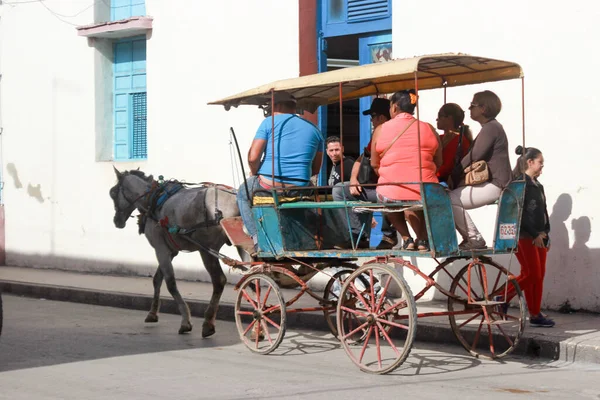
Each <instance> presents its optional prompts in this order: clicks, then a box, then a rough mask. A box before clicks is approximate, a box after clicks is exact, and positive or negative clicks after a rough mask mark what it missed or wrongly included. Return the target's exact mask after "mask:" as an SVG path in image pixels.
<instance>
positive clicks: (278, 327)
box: [263, 315, 281, 329]
mask: <svg viewBox="0 0 600 400" xmlns="http://www.w3.org/2000/svg"><path fill="white" fill-rule="evenodd" d="M263 318H264V319H265V321H267V322H268V323H270V324H271V325H273V326H274V327H275V328H277V329H281V326H279V325H278V324H276V323H275V321H273V320H272V319H271V318H269V317H265V316H264V315H263Z"/></svg>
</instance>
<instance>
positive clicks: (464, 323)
mask: <svg viewBox="0 0 600 400" xmlns="http://www.w3.org/2000/svg"><path fill="white" fill-rule="evenodd" d="M481 313H482V311H479V312H478V313H477V314H475V315H473V316H472V317H471V318H469V319H468V320H466V321H465V322H463V323H462V324H460V325H459V326H458V327H459V328H462V327H463V326H465V325H466V324H468V323H469V322H471V321H473V320H474V319H475V318H477V317H478V316H480V315H481Z"/></svg>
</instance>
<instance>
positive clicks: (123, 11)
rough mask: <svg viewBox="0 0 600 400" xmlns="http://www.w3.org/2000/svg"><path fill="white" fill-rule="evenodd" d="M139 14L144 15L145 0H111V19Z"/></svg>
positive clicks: (116, 19)
mask: <svg viewBox="0 0 600 400" xmlns="http://www.w3.org/2000/svg"><path fill="white" fill-rule="evenodd" d="M141 15H146V2H145V0H111V3H110V19H111V21H118V20H121V19H127V18H131V17H136V16H141Z"/></svg>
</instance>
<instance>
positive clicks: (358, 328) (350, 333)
mask: <svg viewBox="0 0 600 400" xmlns="http://www.w3.org/2000/svg"><path fill="white" fill-rule="evenodd" d="M367 325H369V323H368V322H365V323H363V324H361V325H359V326H358V327H357V328H355V329H354V330H352V331H350V332H348V333H347V334H345V335H344V336H342V339H347V338H349V337H351V336H352V335H354V334H355V333H356V332H358V331H361V330H363V329H364V328H365V327H366V326H367Z"/></svg>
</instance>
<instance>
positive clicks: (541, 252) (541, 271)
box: [527, 247, 548, 316]
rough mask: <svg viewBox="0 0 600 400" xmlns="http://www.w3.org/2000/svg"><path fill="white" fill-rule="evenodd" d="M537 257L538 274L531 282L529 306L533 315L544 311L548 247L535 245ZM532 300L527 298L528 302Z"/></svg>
mask: <svg viewBox="0 0 600 400" xmlns="http://www.w3.org/2000/svg"><path fill="white" fill-rule="evenodd" d="M534 250H535V253H536V259H537V265H536V272H537V274H536V276H535V279H534V280H533V282H532V284H531V288H532V290H531V292H532V299H531V302H532V304H531V306H530V307H529V311H530V313H531V315H532V316H537V315H539V314H540V313H541V312H542V295H543V292H544V275H545V273H546V253H547V252H548V251H547V249H546V248H540V247H534ZM529 301H530V300H529V299H527V302H529Z"/></svg>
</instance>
